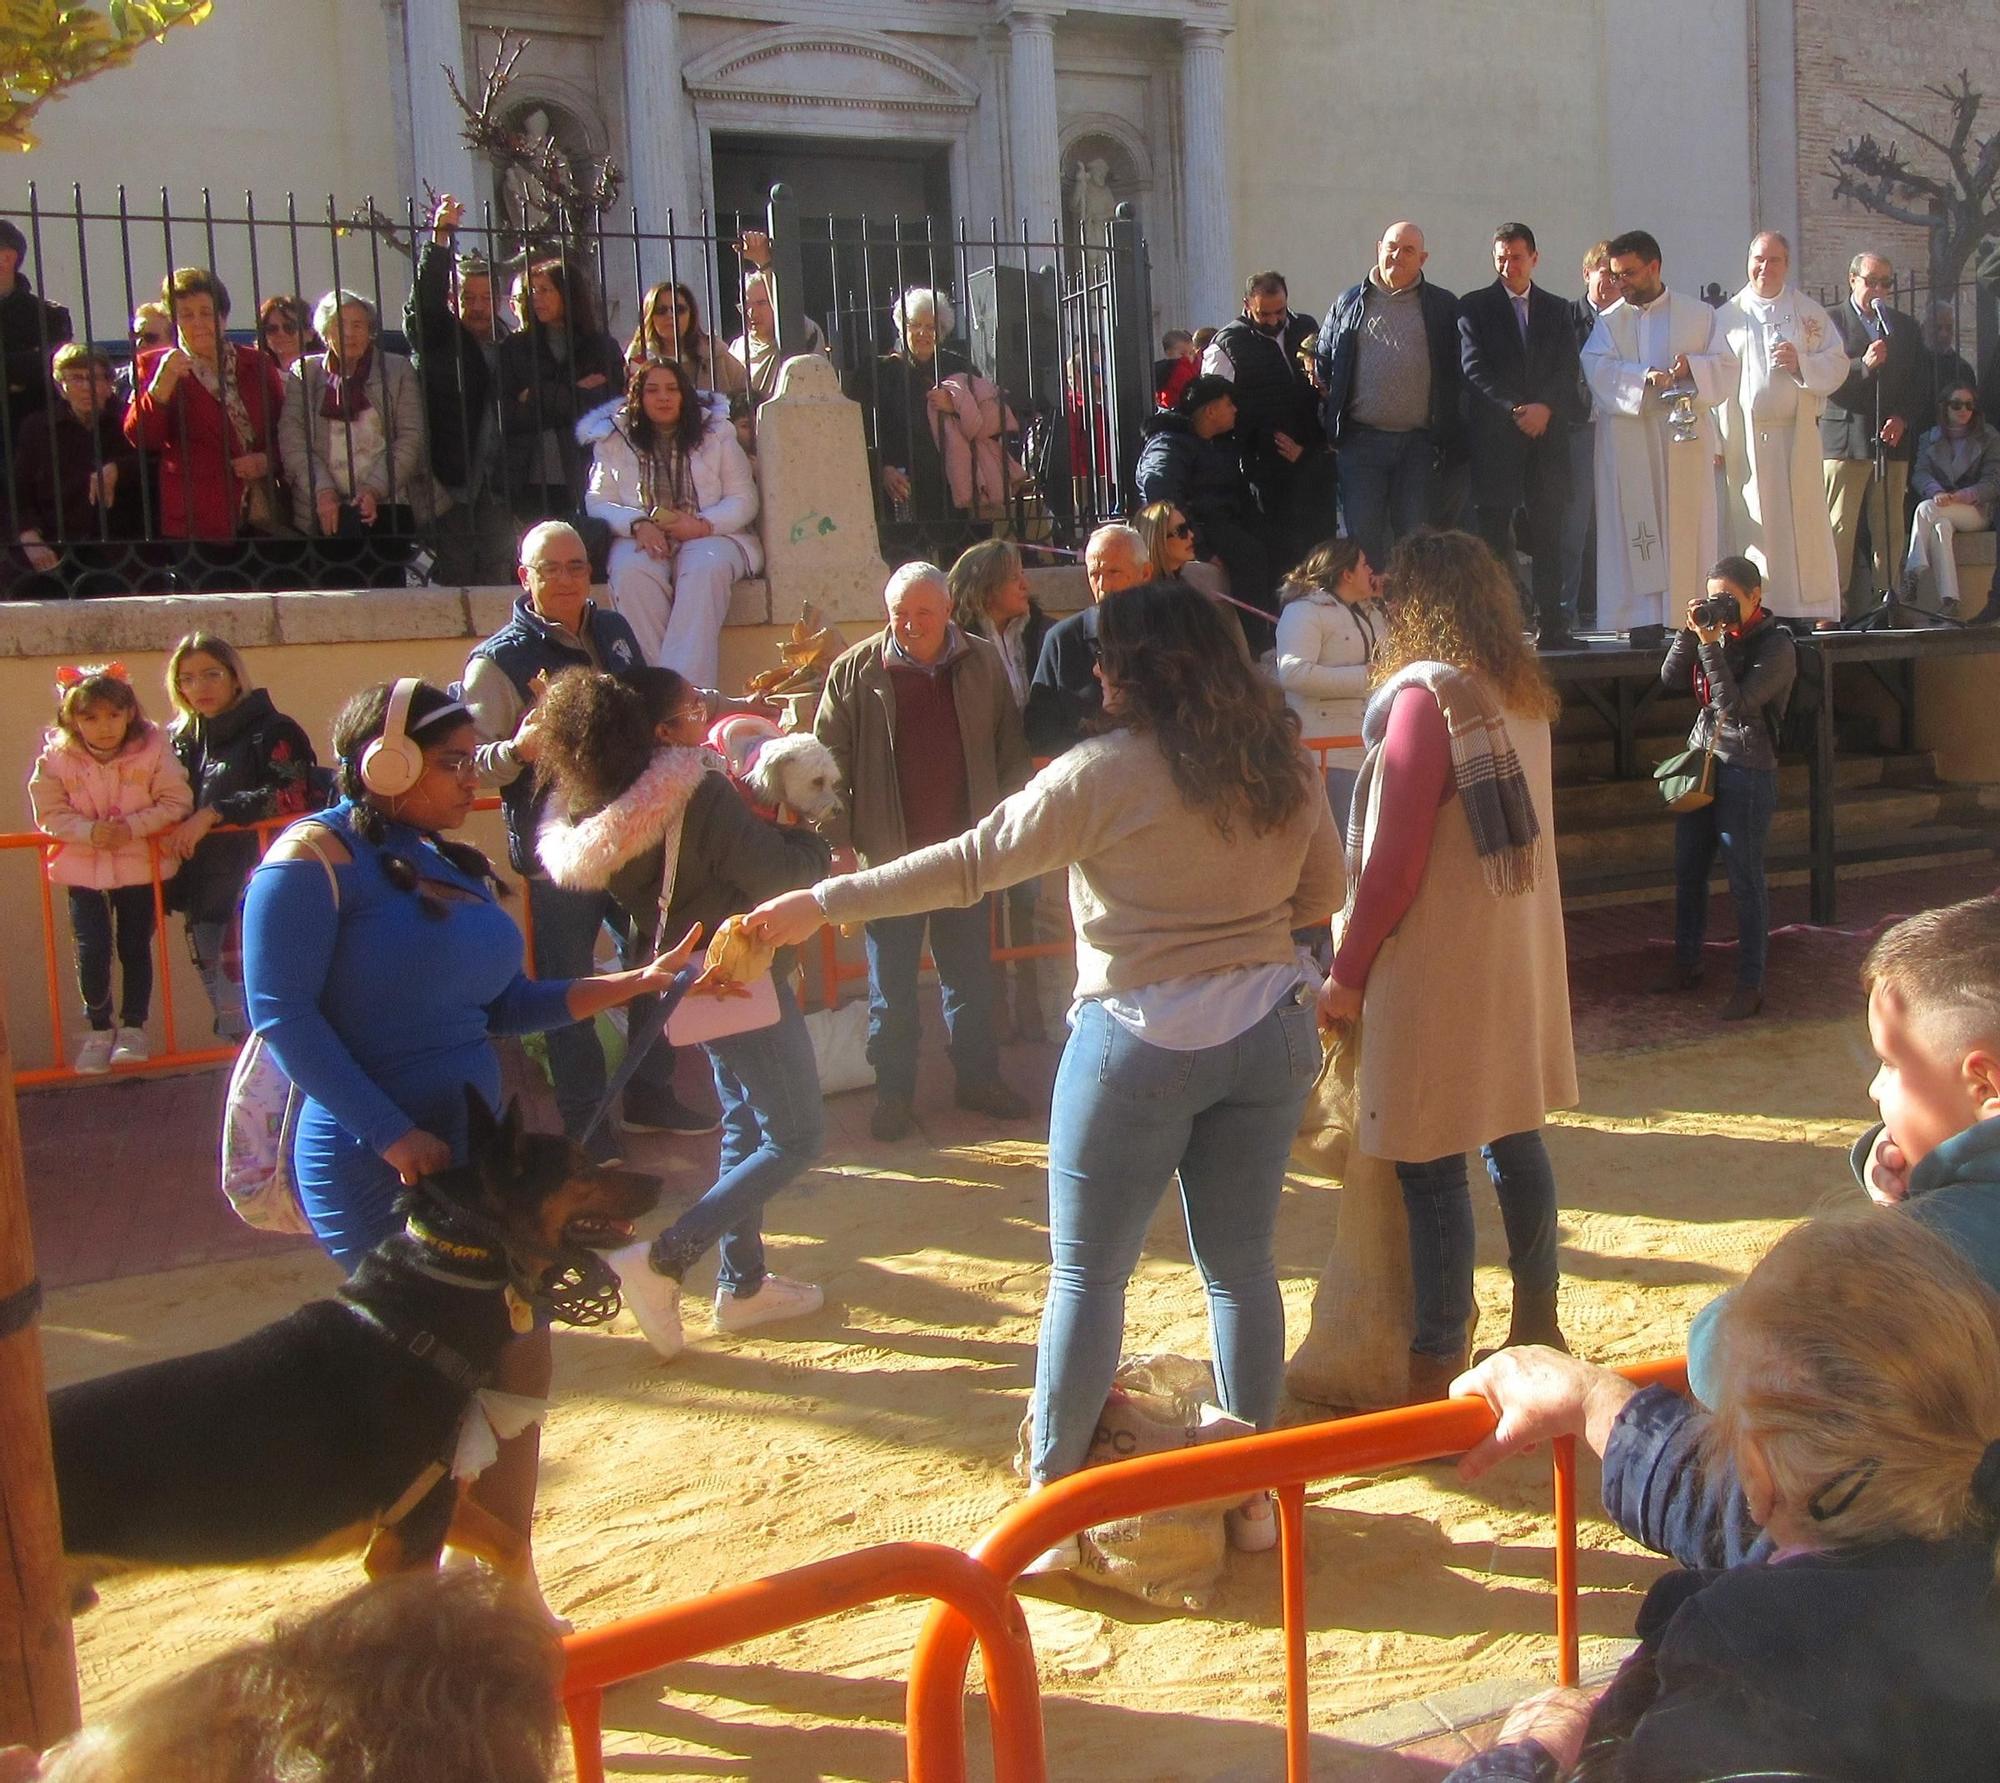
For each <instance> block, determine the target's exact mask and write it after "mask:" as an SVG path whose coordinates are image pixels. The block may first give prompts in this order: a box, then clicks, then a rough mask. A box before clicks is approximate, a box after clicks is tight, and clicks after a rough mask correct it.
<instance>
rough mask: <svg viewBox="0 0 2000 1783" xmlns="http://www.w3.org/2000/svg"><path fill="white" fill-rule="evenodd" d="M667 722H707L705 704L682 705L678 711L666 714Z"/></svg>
mask: <svg viewBox="0 0 2000 1783" xmlns="http://www.w3.org/2000/svg"><path fill="white" fill-rule="evenodd" d="M667 722H668V723H669V724H697V723H699V724H706V723H707V722H708V708H707V707H706V706H683V707H682V708H681V709H680V710H679V711H678V712H669V713H668V714H667Z"/></svg>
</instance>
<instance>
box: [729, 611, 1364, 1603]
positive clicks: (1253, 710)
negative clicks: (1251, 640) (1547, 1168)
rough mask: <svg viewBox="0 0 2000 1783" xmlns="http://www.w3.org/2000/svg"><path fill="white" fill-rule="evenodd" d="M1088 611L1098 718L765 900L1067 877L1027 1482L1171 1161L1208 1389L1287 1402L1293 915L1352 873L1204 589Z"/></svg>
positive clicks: (1300, 1054) (819, 917)
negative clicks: (1012, 781) (887, 839)
mask: <svg viewBox="0 0 2000 1783" xmlns="http://www.w3.org/2000/svg"><path fill="white" fill-rule="evenodd" d="M1097 610H1098V612H1099V613H1100V614H1101V615H1102V618H1101V620H1100V629H1099V633H1098V642H1099V650H1100V657H1099V672H1100V674H1101V675H1102V677H1103V682H1104V719H1103V727H1102V730H1101V732H1100V734H1098V735H1097V736H1094V737H1090V738H1087V739H1086V740H1085V741H1084V742H1083V743H1081V744H1080V745H1078V746H1077V747H1076V748H1074V749H1071V750H1069V751H1067V752H1066V753H1064V754H1063V755H1061V756H1059V757H1057V759H1056V760H1055V761H1053V762H1051V763H1050V764H1049V766H1048V767H1046V768H1044V769H1043V770H1042V771H1041V772H1040V773H1039V774H1037V775H1036V776H1035V778H1034V779H1033V780H1031V781H1029V782H1028V784H1027V785H1026V786H1025V787H1023V788H1022V789H1021V790H1020V791H1019V792H1017V793H1015V794H1014V795H1013V796H1012V797H1011V798H1009V799H1006V800H1004V801H1002V803H1001V804H1000V805H999V806H998V807H997V808H996V809H995V810H994V811H993V812H992V814H991V815H990V816H988V817H987V818H986V819H985V820H984V821H983V822H981V823H980V824H978V825H977V826H976V827H975V828H973V829H971V830H968V831H967V832H966V833H965V834H964V835H962V836H956V837H954V838H952V839H951V840H950V841H946V842H939V843H937V844H935V845H934V846H932V847H929V848H920V849H918V850H916V851H915V852H914V853H911V854H907V855H904V856H903V857H902V858H901V859H899V860H895V861H891V862H889V863H887V864H886V865H883V866H880V867H875V868H871V869H870V870H869V871H867V872H863V873H853V874H848V875H845V876H843V877H841V878H837V879H828V880H824V881H822V882H821V883H820V884H819V885H816V886H814V887H813V888H812V889H811V890H810V891H803V892H792V893H790V894H788V895H787V896H785V897H782V898H777V899H774V900H772V901H771V902H770V903H767V904H764V905H761V906H760V907H759V908H758V909H757V910H755V911H753V912H752V913H751V917H750V922H751V926H752V927H753V928H756V929H759V930H761V931H762V932H763V933H764V934H765V935H766V937H767V938H768V939H771V940H773V941H776V942H781V943H789V942H798V941H803V940H804V939H805V938H806V937H807V936H808V935H810V934H811V933H812V932H813V931H814V930H815V929H817V928H818V927H819V926H820V924H821V923H822V922H827V921H832V922H838V923H852V922H862V921H866V920H871V919H873V918H876V917H886V916H903V915H911V914H914V913H916V912H917V911H922V910H936V909H939V908H941V907H946V906H950V907H956V908H965V907H968V906H970V905H972V904H975V903H977V902H978V900H979V899H980V898H982V897H984V896H985V895H986V893H988V892H990V891H995V890H998V889H1000V888H1002V887H1004V886H1009V885H1016V884H1018V883H1020V882H1021V881H1022V880H1024V879H1027V878H1031V877H1033V876H1036V875H1039V874H1042V873H1048V872H1053V871H1055V870H1056V869H1057V868H1059V867H1066V868H1067V869H1068V870H1069V885H1070V910H1071V914H1072V916H1073V918H1074V920H1075V924H1076V941H1077V946H1076V958H1077V983H1076V998H1077V1005H1076V1012H1075V1014H1074V1016H1073V1017H1072V1020H1071V1030H1070V1037H1069V1042H1068V1044H1067V1045H1066V1046H1065V1047H1064V1049H1063V1056H1062V1063H1061V1065H1060V1067H1059V1068H1058V1070H1057V1073H1056V1084H1055V1106H1054V1109H1053V1111H1052V1113H1051V1115H1050V1119H1049V1245H1050V1250H1051V1252H1052V1256H1053V1266H1052V1269H1051V1272H1050V1281H1049V1296H1048V1301H1047V1304H1046V1306H1045V1307H1044V1309H1043V1313H1042V1329H1041V1338H1040V1343H1039V1346H1038V1350H1037V1357H1036V1374H1035V1398H1034V1434H1033V1443H1032V1454H1031V1460H1030V1471H1031V1473H1032V1476H1033V1478H1034V1480H1035V1481H1036V1482H1038V1483H1046V1482H1047V1481H1049V1480H1053V1479H1058V1478H1060V1477H1061V1476H1062V1475H1064V1474H1068V1473H1073V1472H1075V1471H1076V1469H1077V1468H1079V1467H1081V1466H1082V1465H1083V1460H1084V1455H1085V1452H1086V1451H1087V1450H1088V1449H1089V1447H1090V1444H1091V1439H1092V1436H1093V1434H1094V1433H1095V1430H1096V1427H1097V1420H1098V1414H1099V1413H1100V1412H1101V1411H1102V1409H1103V1406H1104V1400H1105V1395H1106V1394H1107V1393H1108V1392H1109V1391H1110V1389H1111V1379H1112V1375H1113V1372H1114V1371H1115V1370H1116V1368H1117V1366H1118V1354H1119V1347H1120V1340H1121V1338H1122V1335H1123V1328H1124V1306H1125V1283H1126V1281H1127V1280H1128V1279H1129V1278H1130V1276H1131V1273H1132V1269H1133V1266H1134V1264H1135V1263H1137V1261H1138V1258H1139V1252H1140V1248H1141V1246H1142V1245H1143V1243H1144V1242H1145V1236H1146V1231H1147V1228H1148V1227H1149V1226H1150V1225H1151V1223H1152V1219H1153V1214H1154V1211H1155V1209H1156V1208H1157V1207H1158V1206H1159V1201H1160V1196H1161V1194H1162V1192H1163V1191H1164V1190H1165V1188H1166V1186H1167V1184H1168V1183H1169V1182H1170V1181H1173V1180H1175V1178H1176V1175H1178V1181H1179V1185H1180V1194H1181V1203H1182V1206H1183V1208H1184V1209H1185V1211H1186V1216H1187V1225H1188V1237H1189V1242H1190V1244H1191V1245H1192V1247H1193V1250H1194V1255H1195V1261H1196V1263H1197V1264H1198V1266H1199V1267H1200V1269H1201V1274H1202V1280H1203V1283H1204V1284H1205V1286H1206V1289H1207V1293H1208V1309H1209V1329H1210V1337H1211V1341H1212V1344H1213V1349H1214V1364H1215V1381H1216V1393H1217V1397H1218V1399H1219V1400H1220V1402H1221V1404H1222V1405H1223V1406H1224V1407H1226V1408H1227V1409H1228V1410H1229V1411H1231V1412H1233V1413H1235V1414H1236V1416H1238V1417H1240V1418H1243V1419H1246V1420H1248V1421H1249V1422H1250V1423H1252V1424H1257V1425H1260V1426H1262V1425H1268V1424H1269V1423H1270V1422H1271V1420H1272V1418H1273V1417H1274V1416H1275V1415H1276V1413H1277V1409H1278V1396H1279V1390H1280V1386H1281V1383H1282V1377H1283V1362H1284V1341H1285V1320H1284V1308H1283V1306H1282V1305H1281V1303H1280V1301H1279V1298H1278V1277H1277V1268H1276V1263H1275V1260H1274V1257H1273V1252H1272V1236H1273V1228H1274V1226H1275V1224H1276V1221H1277V1213H1278V1192H1279V1190H1280V1188H1281V1187H1282V1186H1283V1183H1284V1174H1285V1160H1286V1157H1287V1154H1288V1153H1289V1151H1290V1148H1291V1142H1292V1136H1293V1135H1294V1133H1296V1132H1297V1130H1298V1124H1299V1113H1300V1110H1301V1108H1302V1107H1303V1105H1304V1102H1305V1097H1306V1092H1307V1090H1308V1089H1309V1088H1310V1087H1311V1085H1312V1081H1313V1079H1314V1077H1315V1076H1316V1075H1317V1074H1318V1071H1319V1065H1320V1043H1319V1035H1318V1033H1317V1031H1316V1024H1315V1021H1314V1019H1313V1008H1312V989H1311V986H1310V984H1309V983H1308V982H1307V980H1306V978H1305V976H1304V974H1303V973H1302V972H1301V970H1300V966H1299V961H1298V955H1297V950H1296V949H1295V948H1294V946H1293V943H1292V931H1293V930H1294V929H1296V928H1300V927H1303V926H1305V925H1307V924H1311V923H1320V922H1324V921H1325V920H1326V919H1327V917H1328V916H1329V915H1330V914H1331V913H1332V910H1333V908H1334V905H1335V904H1336V902H1337V901H1338V899H1339V897H1340V893H1341V885H1342V874H1341V864H1340V844H1339V837H1338V835H1337V833H1336V831H1335V829H1334V823H1333V814H1332V813H1331V811H1329V810H1328V808H1327V803H1326V800H1325V798H1324V797H1323V796H1322V795H1321V792H1320V785H1319V776H1318V774H1317V773H1315V772H1314V769H1313V764H1312V762H1311V759H1310V758H1309V757H1308V756H1307V755H1306V754H1305V752H1304V751H1303V750H1302V749H1301V748H1300V747H1299V726H1298V720H1297V719H1296V718H1294V717H1293V716H1292V714H1291V713H1290V712H1289V711H1287V710H1286V708H1285V703H1284V697H1283V695H1281V694H1280V693H1279V692H1278V690H1277V688H1276V687H1274V686H1273V685H1272V684H1271V683H1270V682H1269V681H1267V680H1265V679H1264V678H1263V677H1262V676H1260V675H1258V674H1257V673H1256V672H1255V671H1254V670H1253V669H1252V668H1251V666H1250V664H1249V663H1248V662H1247V661H1246V660H1245V659H1244V657H1243V655H1242V654H1241V652H1239V651H1238V650H1237V649H1235V647H1234V646H1233V644H1232V643H1231V641H1230V638H1229V635H1228V633H1227V632H1226V631H1225V630H1224V628H1223V623H1222V619H1221V617H1220V615H1218V614H1217V612H1216V610H1215V607H1214V605H1213V603H1212V602H1210V601H1209V600H1208V599H1207V598H1206V597H1205V596H1202V595H1199V594H1196V593H1195V592H1194V591H1193V590H1192V589H1190V588H1187V587H1184V586H1180V585H1176V584H1169V585H1165V586H1161V585H1155V584H1145V585H1141V586H1140V587H1137V588H1132V589H1128V590H1126V591H1125V592H1124V593H1123V594H1120V595H1119V596H1118V597H1117V598H1116V599H1115V600H1107V601H1105V602H1104V603H1103V604H1102V605H1101V606H1100V607H1099V608H1098V609H1097ZM1230 1529H1231V1534H1232V1538H1233V1539H1234V1540H1235V1541H1236V1542H1237V1544H1238V1545H1239V1546H1245V1547H1265V1546H1268V1545H1269V1544H1270V1542H1271V1541H1272V1540H1275V1538H1276V1525H1275V1523H1274V1522H1273V1520H1272V1516H1271V1508H1270V1504H1269V1502H1268V1500H1267V1499H1265V1498H1264V1497H1263V1496H1262V1495H1259V1496H1257V1497H1256V1498H1253V1499H1252V1500H1250V1501H1248V1502H1247V1503H1246V1504H1245V1505H1244V1506H1242V1507H1241V1508H1240V1509H1239V1510H1237V1511H1235V1512H1233V1513H1231V1518H1230ZM1065 1546H1066V1550H1067V1551H1066V1552H1065V1553H1064V1554H1063V1555H1062V1558H1065V1559H1066V1558H1068V1557H1069V1556H1070V1554H1071V1553H1073V1549H1070V1548H1068V1545H1067V1544H1066V1545H1065ZM1057 1563H1059V1562H1057V1561H1054V1560H1052V1561H1051V1562H1050V1564H1057Z"/></svg>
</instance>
